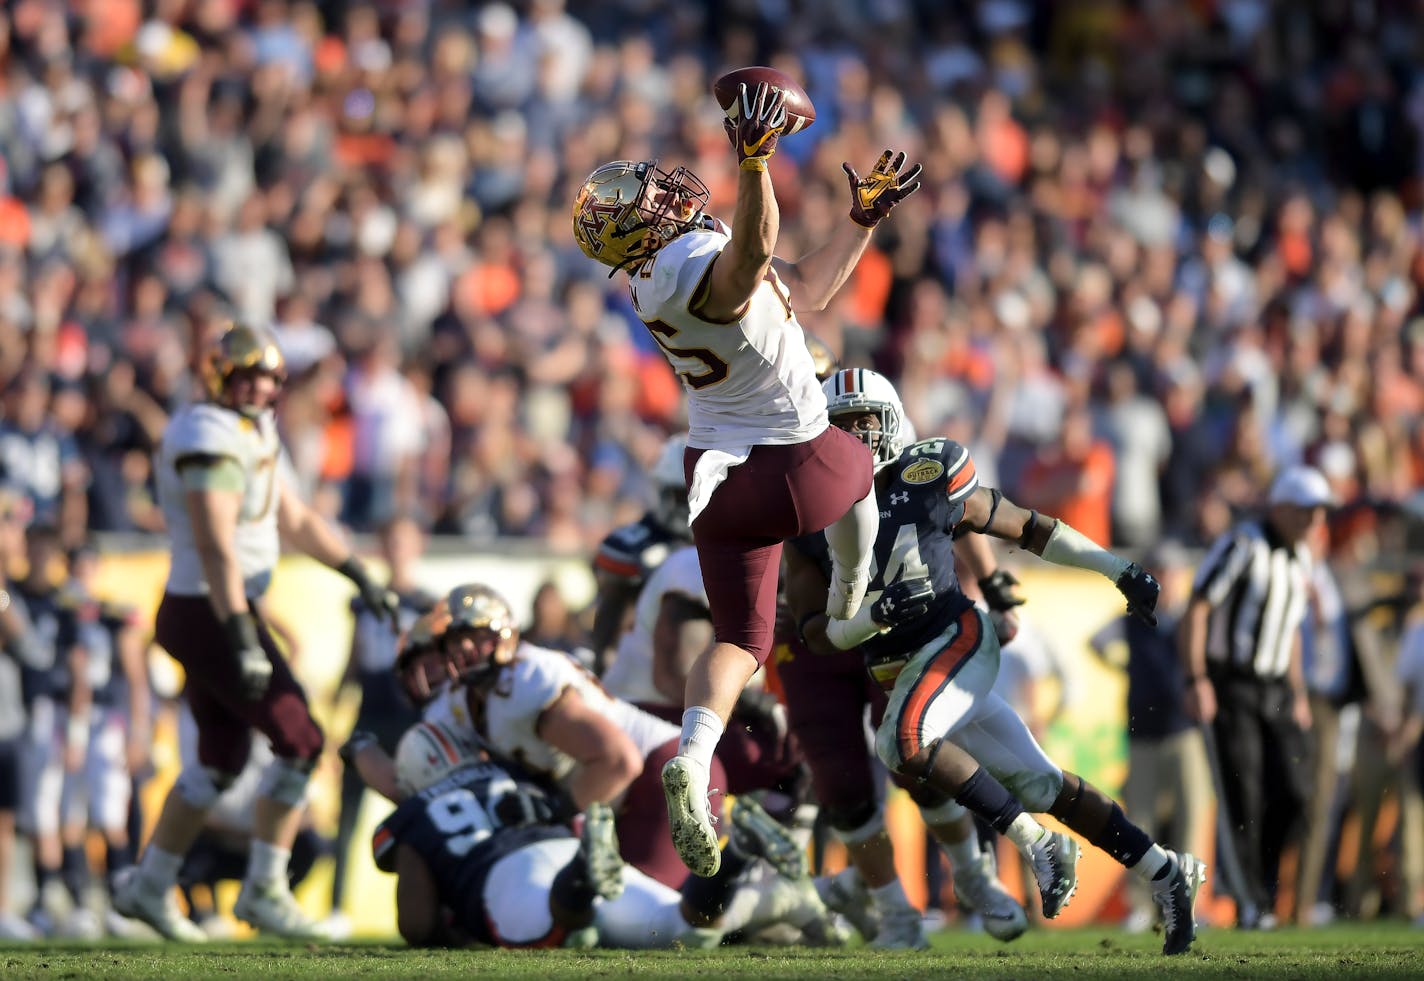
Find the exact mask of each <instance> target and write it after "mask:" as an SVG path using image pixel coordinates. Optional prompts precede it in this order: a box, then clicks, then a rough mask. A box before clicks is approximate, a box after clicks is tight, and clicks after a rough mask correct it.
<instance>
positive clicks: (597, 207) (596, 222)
mask: <svg viewBox="0 0 1424 981" xmlns="http://www.w3.org/2000/svg"><path fill="white" fill-rule="evenodd" d="M710 196H711V194H710V192H709V191H708V190H707V185H706V184H704V183H702V181H701V180H700V179H699V178H698V177H697V176H696V175H695V174H693V173H692V171H690V170H688V169H687V168H686V167H678V168H677V169H676V170H673V171H672V172H668V171H666V170H659V169H658V162H657V161H656V160H643V161H641V162H639V161H633V160H615V161H613V162H612V163H606V164H604V165H603V166H602V167H599V168H598V169H597V170H595V171H594V172H593V173H591V174H589V175H588V179H587V180H585V181H584V182H583V186H582V187H581V188H579V192H578V196H577V197H575V198H574V214H573V220H574V241H576V242H578V244H579V248H580V249H582V250H583V254H584V255H586V256H588V257H589V258H590V259H596V260H598V261H599V262H601V263H603V264H604V265H605V266H612V267H613V272H610V273H609V275H610V276H612V275H613V273H614V272H617V271H618V270H619V269H622V268H624V267H625V266H629V265H634V264H636V263H639V262H642V261H644V260H646V259H649V258H651V257H652V256H653V254H654V253H656V252H657V251H658V249H660V248H662V247H663V246H664V245H665V244H667V243H668V242H670V241H671V240H672V239H674V238H676V237H677V236H678V235H681V234H682V233H683V232H685V231H687V230H688V229H689V228H692V227H693V226H694V225H696V224H697V223H698V221H699V220H700V219H701V218H702V209H703V208H705V207H707V200H708V198H709V197H710Z"/></svg>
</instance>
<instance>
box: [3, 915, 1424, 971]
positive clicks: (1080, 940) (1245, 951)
mask: <svg viewBox="0 0 1424 981" xmlns="http://www.w3.org/2000/svg"><path fill="white" fill-rule="evenodd" d="M1159 949H1160V940H1158V939H1156V938H1154V937H1152V936H1140V937H1129V936H1126V935H1124V934H1122V933H1120V932H1118V931H1114V930H1069V931H1038V932H1035V933H1031V934H1029V935H1028V936H1025V937H1023V938H1021V939H1020V940H1018V941H1016V942H1015V943H1013V944H1009V945H1000V944H997V943H995V942H994V941H992V940H989V939H988V938H986V937H983V936H973V935H966V934H963V933H956V932H945V933H941V934H937V935H935V936H934V949H933V950H932V951H930V952H928V953H913V952H893V953H885V952H879V951H871V950H867V949H865V948H851V949H844V950H806V949H783V948H766V947H761V948H747V947H739V948H722V949H720V950H715V951H640V952H636V953H629V952H623V951H562V950H561V951H507V950H468V951H439V952H429V951H411V950H407V949H405V948H403V947H400V946H396V945H385V944H374V943H373V944H350V945H341V946H326V947H317V946H300V945H298V946H292V945H286V946H283V945H278V944H269V943H258V942H253V943H224V944H213V945H211V946H207V947H201V948H192V947H187V948H184V947H162V946H158V945H135V944H119V943H105V944H95V945H80V944H69V945H45V946H16V945H9V946H0V978H5V979H7V981H8V979H10V978H53V979H59V978H75V979H96V978H123V979H129V978H159V979H166V978H172V979H180V981H188V979H194V978H232V979H243V978H273V979H279V978H299V979H312V981H324V979H327V978H395V977H400V978H419V979H421V981H438V979H443V978H452V979H460V981H467V979H470V978H475V977H481V978H491V977H498V978H518V979H529V981H561V979H577V981H592V979H595V978H622V977H635V978H675V979H680V981H687V979H699V978H706V979H709V981H736V979H741V978H749V979H751V978H754V979H758V981H769V979H779V978H794V979H806V981H837V979H852V978H894V979H900V978H910V979H918V978H955V979H965V981H980V979H1021V981H1038V979H1057V978H1061V979H1068V978H1072V979H1074V981H1095V979H1098V978H1146V977H1150V978H1152V979H1154V981H1157V979H1167V978H1193V979H1202V978H1242V979H1246V978H1251V979H1255V978H1266V979H1280V981H1296V979H1299V981H1314V979H1327V978H1329V979H1342V978H1365V977H1368V978H1424V931H1420V930H1411V929H1410V928H1409V927H1407V926H1404V925H1401V924H1370V925H1343V926H1334V927H1328V928H1324V929H1317V930H1294V929H1287V930H1279V931H1276V932H1274V933H1236V932H1232V931H1226V930H1211V931H1203V932H1202V935H1201V937H1200V938H1199V939H1198V941H1197V946H1196V949H1195V950H1194V951H1193V952H1192V953H1189V954H1187V955H1185V956H1182V957H1174V958H1171V959H1167V958H1163V957H1161V956H1160V954H1159V953H1158V950H1159Z"/></svg>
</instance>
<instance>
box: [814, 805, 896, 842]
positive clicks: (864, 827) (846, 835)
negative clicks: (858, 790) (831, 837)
mask: <svg viewBox="0 0 1424 981" xmlns="http://www.w3.org/2000/svg"><path fill="white" fill-rule="evenodd" d="M826 817H827V820H829V821H830V824H831V827H832V828H834V829H835V832H836V837H837V838H839V839H840V840H841V843H842V844H846V845H858V844H860V843H861V842H862V841H869V840H870V839H871V838H874V837H875V836H876V835H878V834H882V833H884V831H885V815H884V813H882V812H881V810H880V808H879V807H878V806H877V805H876V803H875V802H874V801H866V802H864V803H863V804H858V805H856V806H855V807H851V808H837V809H836V810H834V811H828V812H827V814H826Z"/></svg>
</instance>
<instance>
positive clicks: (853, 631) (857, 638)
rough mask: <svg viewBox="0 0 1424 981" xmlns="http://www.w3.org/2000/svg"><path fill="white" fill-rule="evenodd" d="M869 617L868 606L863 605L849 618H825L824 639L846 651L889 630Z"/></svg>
mask: <svg viewBox="0 0 1424 981" xmlns="http://www.w3.org/2000/svg"><path fill="white" fill-rule="evenodd" d="M889 629H890V628H889V627H882V626H881V625H880V624H878V623H876V622H875V621H874V620H872V619H871V618H870V606H869V605H864V606H862V607H861V608H860V612H859V613H857V614H856V615H855V616H853V617H851V618H850V619H849V620H834V619H832V620H827V621H826V639H827V640H829V641H830V642H831V643H832V644H834V645H835V646H836V648H837V649H838V650H842V651H848V650H850V649H851V648H852V647H859V646H860V645H861V644H863V643H865V642H866V641H867V640H869V639H870V638H872V637H878V636H880V635H881V634H883V633H885V632H886V631H887V630H889Z"/></svg>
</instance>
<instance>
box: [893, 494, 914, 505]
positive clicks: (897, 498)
mask: <svg viewBox="0 0 1424 981" xmlns="http://www.w3.org/2000/svg"><path fill="white" fill-rule="evenodd" d="M909 501H910V492H909V491H896V492H895V493H893V494H891V495H890V503H891V504H908V503H909Z"/></svg>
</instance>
